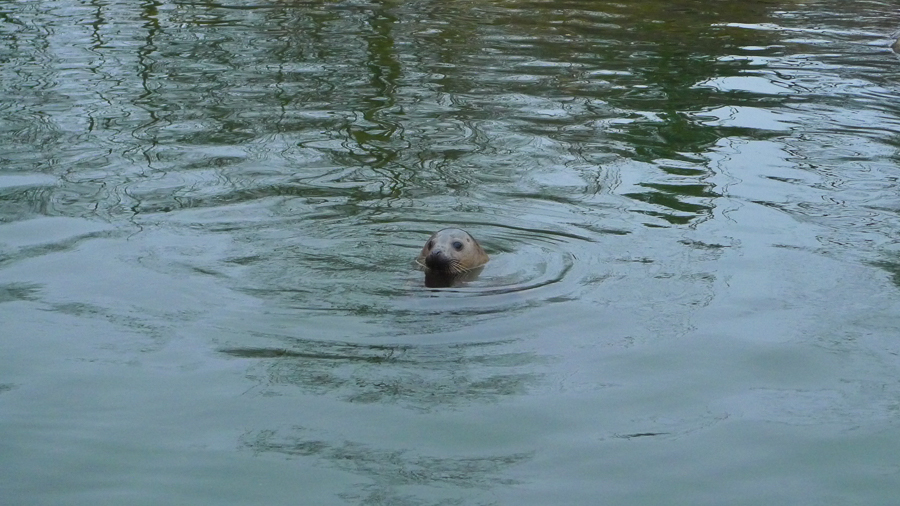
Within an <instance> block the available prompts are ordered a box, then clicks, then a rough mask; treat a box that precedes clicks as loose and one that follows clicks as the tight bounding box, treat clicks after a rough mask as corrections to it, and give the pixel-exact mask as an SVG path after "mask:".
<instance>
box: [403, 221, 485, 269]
mask: <svg viewBox="0 0 900 506" xmlns="http://www.w3.org/2000/svg"><path fill="white" fill-rule="evenodd" d="M487 261H488V256H487V253H485V252H484V250H483V249H482V248H481V245H479V244H478V241H476V240H475V238H474V237H472V236H471V235H469V233H468V232H466V231H465V230H461V229H458V228H445V229H442V230H438V231H437V232H435V233H434V234H432V235H431V237H429V238H428V241H427V242H426V243H425V246H424V247H423V248H422V251H421V252H420V253H419V256H418V257H417V258H416V263H418V264H419V265H421V266H423V267H425V273H426V279H427V278H428V276H427V275H429V274H431V275H432V278H433V277H434V276H435V275H436V276H440V277H445V278H453V277H455V276H458V275H460V274H464V273H467V272H470V271H474V270H476V269H478V268H479V267H481V266H483V265H484V264H486V263H487Z"/></svg>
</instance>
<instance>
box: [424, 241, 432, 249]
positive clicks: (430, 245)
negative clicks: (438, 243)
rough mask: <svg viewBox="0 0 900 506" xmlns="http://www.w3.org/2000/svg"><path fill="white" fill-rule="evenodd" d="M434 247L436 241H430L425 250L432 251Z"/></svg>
mask: <svg viewBox="0 0 900 506" xmlns="http://www.w3.org/2000/svg"><path fill="white" fill-rule="evenodd" d="M433 247H434V241H428V244H426V245H425V248H427V249H431V248H433Z"/></svg>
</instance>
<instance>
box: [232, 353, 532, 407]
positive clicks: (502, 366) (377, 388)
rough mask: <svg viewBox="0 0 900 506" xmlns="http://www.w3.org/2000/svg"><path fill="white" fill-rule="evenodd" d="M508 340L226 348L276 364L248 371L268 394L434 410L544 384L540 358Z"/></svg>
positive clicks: (482, 400) (250, 357)
mask: <svg viewBox="0 0 900 506" xmlns="http://www.w3.org/2000/svg"><path fill="white" fill-rule="evenodd" d="M503 344H508V343H477V344H464V345H419V346H384V345H376V346H363V345H358V344H351V343H329V342H316V341H296V342H294V343H292V344H291V346H290V348H226V349H222V350H220V351H221V352H222V353H225V354H228V355H231V356H234V357H240V358H247V359H270V360H266V361H265V366H264V367H261V368H259V369H258V371H256V372H253V373H251V374H250V376H251V377H253V378H254V379H256V381H257V382H258V386H259V388H260V389H262V392H261V393H263V394H266V393H270V392H271V393H275V392H278V391H279V387H281V386H284V385H288V386H296V387H300V388H302V389H303V390H305V391H307V392H310V393H315V394H319V395H326V394H327V395H331V396H336V397H338V398H341V399H344V400H346V401H347V402H354V403H392V404H393V403H398V404H400V405H402V406H404V407H407V408H413V409H418V410H430V409H433V408H447V407H450V406H453V405H467V404H470V403H472V402H496V401H497V398H498V397H500V396H509V395H521V394H524V393H526V392H527V390H528V387H529V386H533V385H535V384H536V383H537V382H538V381H539V380H540V374H539V373H538V372H536V371H535V365H536V364H538V363H540V362H541V359H540V358H539V357H536V356H534V355H533V354H530V353H524V352H509V351H504V348H503V347H501V345H503Z"/></svg>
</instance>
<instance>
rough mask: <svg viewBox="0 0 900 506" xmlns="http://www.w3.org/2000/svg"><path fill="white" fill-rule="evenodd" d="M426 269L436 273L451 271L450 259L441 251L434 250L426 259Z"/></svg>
mask: <svg viewBox="0 0 900 506" xmlns="http://www.w3.org/2000/svg"><path fill="white" fill-rule="evenodd" d="M425 267H428V268H429V269H433V270H436V271H449V270H450V258H449V257H448V256H447V255H444V252H443V251H441V250H439V249H436V250H432V251H431V253H429V254H428V256H426V257H425Z"/></svg>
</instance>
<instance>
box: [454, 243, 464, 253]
mask: <svg viewBox="0 0 900 506" xmlns="http://www.w3.org/2000/svg"><path fill="white" fill-rule="evenodd" d="M462 247H463V243H461V242H459V241H453V249H455V250H456V251H459V250H461V249H462Z"/></svg>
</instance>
